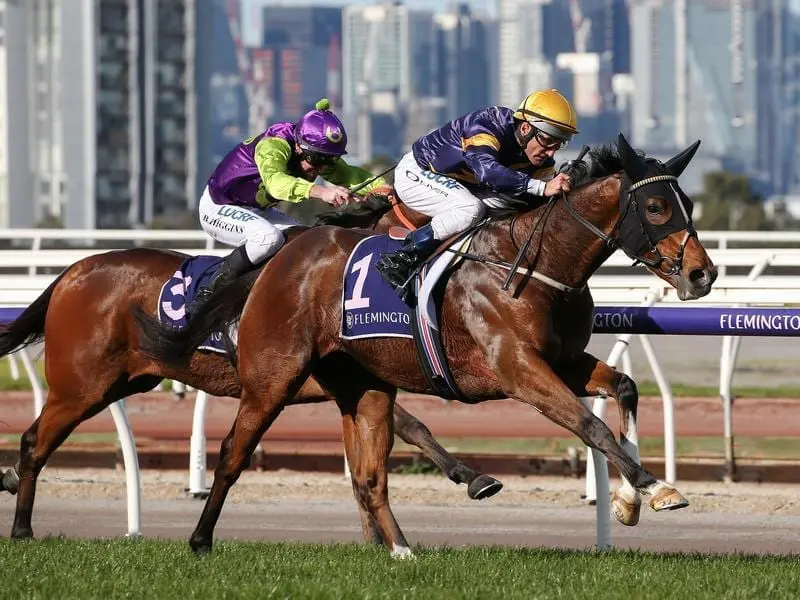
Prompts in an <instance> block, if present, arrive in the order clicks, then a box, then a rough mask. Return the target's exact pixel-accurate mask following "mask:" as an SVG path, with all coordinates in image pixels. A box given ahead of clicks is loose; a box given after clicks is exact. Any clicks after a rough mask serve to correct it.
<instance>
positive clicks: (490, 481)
mask: <svg viewBox="0 0 800 600" xmlns="http://www.w3.org/2000/svg"><path fill="white" fill-rule="evenodd" d="M394 430H395V433H396V434H397V435H398V436H399V437H400V439H402V440H403V441H404V442H405V443H407V444H411V445H412V446H416V447H417V448H419V449H420V450H422V453H423V454H424V455H425V457H426V458H428V459H429V460H431V461H432V462H433V464H435V465H436V466H437V467H438V468H439V470H440V471H442V472H443V473H444V474H445V475H446V476H447V477H448V478H449V479H450V481H452V482H454V483H466V484H467V486H468V487H467V495H468V496H469V497H470V498H472V499H473V500H483V499H484V498H491V497H492V496H494V495H495V494H496V493H497V492H499V491H500V490H501V489H503V484H502V483H501V482H500V481H498V480H497V479H495V478H494V477H491V476H489V475H484V474H483V473H479V472H478V471H476V470H474V469H472V468H470V467H468V466H467V465H465V464H464V463H462V462H461V461H460V460H458V459H456V458H455V457H454V456H452V455H451V454H450V453H449V452H448V451H447V450H445V449H444V448H443V447H442V446H441V444H439V442H437V441H436V438H434V437H433V434H432V433H431V431H430V429H428V428H427V427H426V426H425V424H424V423H423V422H422V421H420V420H419V419H417V418H416V417H414V416H413V415H412V414H411V413H409V412H408V411H406V410H405V409H404V408H403V407H402V406H400V405H399V404H398V403H397V402H395V404H394Z"/></svg>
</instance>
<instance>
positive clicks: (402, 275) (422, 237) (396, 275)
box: [375, 223, 439, 290]
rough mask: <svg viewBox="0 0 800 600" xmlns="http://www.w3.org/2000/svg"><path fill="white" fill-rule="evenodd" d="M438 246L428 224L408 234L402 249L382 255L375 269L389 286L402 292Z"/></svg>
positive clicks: (437, 241)
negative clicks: (418, 268)
mask: <svg viewBox="0 0 800 600" xmlns="http://www.w3.org/2000/svg"><path fill="white" fill-rule="evenodd" d="M438 245H439V240H437V239H434V237H433V228H432V227H431V225H430V223H429V224H428V225H424V226H423V227H420V228H419V229H417V230H415V231H412V232H411V233H410V234H408V236H406V239H405V240H404V242H403V245H402V247H400V248H398V249H397V250H395V251H394V252H391V253H389V254H384V255H383V256H382V257H381V259H380V260H379V261H378V262H377V263H376V264H375V268H376V269H378V272H379V273H380V274H381V277H383V278H384V279H385V280H386V281H388V282H389V284H391V285H392V286H393V287H395V288H398V289H400V290H402V289H403V288H405V285H406V283H408V280H409V279H410V278H411V276H412V275H413V274H414V272H415V271H416V269H417V267H418V266H419V265H420V264H421V263H422V261H424V260H425V259H426V258H428V257H429V256H430V255H431V254H433V251H434V250H436V247H437V246H438Z"/></svg>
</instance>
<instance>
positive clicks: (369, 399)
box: [340, 390, 412, 558]
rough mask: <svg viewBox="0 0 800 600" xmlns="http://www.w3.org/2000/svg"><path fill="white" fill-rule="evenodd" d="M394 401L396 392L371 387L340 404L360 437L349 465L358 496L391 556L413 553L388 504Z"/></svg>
mask: <svg viewBox="0 0 800 600" xmlns="http://www.w3.org/2000/svg"><path fill="white" fill-rule="evenodd" d="M340 402H341V401H340ZM393 402H394V394H393V393H392V394H389V393H386V392H383V391H378V390H370V391H367V392H366V393H364V394H363V395H362V396H361V397H360V398H359V399H358V400H357V401H356V403H355V404H354V405H351V406H349V407H348V406H346V405H341V407H342V413H343V414H345V415H348V416H349V417H350V419H351V421H352V426H353V427H352V429H353V433H354V434H355V437H356V440H357V448H358V452H357V460H356V461H355V463H352V464H351V465H350V469H351V473H352V477H353V487H354V489H355V491H356V497H357V498H358V500H359V503H360V504H363V506H365V507H366V509H367V510H368V511H369V513H370V515H372V518H373V519H374V522H375V524H376V526H377V529H378V531H379V532H380V535H381V536H382V538H383V540H384V542H385V544H386V546H388V547H389V548H390V549H391V553H392V556H394V557H397V558H407V557H410V556H412V553H411V549H410V548H409V547H408V542H407V541H406V538H405V536H404V535H403V532H402V531H401V530H400V526H399V525H398V524H397V520H396V519H395V517H394V514H393V513H392V509H391V508H390V506H389V483H388V469H387V464H388V460H389V453H390V452H391V450H392V443H393V441H394V437H393V436H394V432H393V431H392V430H393V423H392V413H391V410H392V403H393Z"/></svg>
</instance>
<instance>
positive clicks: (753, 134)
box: [631, 0, 800, 193]
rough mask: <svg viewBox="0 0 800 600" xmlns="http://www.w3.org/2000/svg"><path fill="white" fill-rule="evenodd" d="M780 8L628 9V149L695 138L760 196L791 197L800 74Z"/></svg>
mask: <svg viewBox="0 0 800 600" xmlns="http://www.w3.org/2000/svg"><path fill="white" fill-rule="evenodd" d="M788 4H789V3H788V1H787V0H774V1H771V2H753V1H749V0H733V1H726V2H720V1H719V0H691V1H688V0H674V1H673V2H660V1H655V0H642V1H640V2H638V3H636V4H634V6H633V8H632V16H631V24H632V27H631V31H632V48H631V56H632V69H633V76H634V81H635V84H636V94H635V96H634V112H633V138H634V143H635V144H637V145H638V146H641V147H644V148H647V149H663V150H667V151H671V150H674V149H676V148H680V147H683V146H685V145H687V144H688V143H689V142H691V141H692V140H693V139H695V138H701V139H702V140H703V149H704V151H705V152H710V153H712V154H715V155H718V156H722V157H724V158H725V159H726V161H727V162H728V163H729V164H731V165H732V166H734V168H740V169H743V170H745V171H746V172H748V173H749V174H750V175H751V176H754V177H755V178H757V179H759V180H762V182H763V183H764V184H765V187H766V190H765V191H774V192H778V193H785V192H787V191H789V190H790V189H791V188H792V186H793V185H795V184H793V183H792V182H793V181H797V180H798V173H800V167H798V166H797V165H798V161H797V160H795V159H794V158H793V157H794V156H797V152H798V150H797V148H798V145H800V144H799V143H798V141H797V140H798V114H797V109H796V107H797V86H798V81H800V76H799V75H798V66H797V48H798V46H797V39H798V19H797V18H796V17H792V15H791V13H790V12H789V10H788ZM792 53H794V55H792ZM786 157H789V160H788V161H787V160H786Z"/></svg>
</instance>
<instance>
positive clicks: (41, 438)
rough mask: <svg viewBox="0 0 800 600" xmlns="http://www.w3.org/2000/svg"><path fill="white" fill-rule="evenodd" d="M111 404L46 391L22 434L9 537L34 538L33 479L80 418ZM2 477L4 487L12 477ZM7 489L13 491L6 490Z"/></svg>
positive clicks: (35, 479) (34, 486)
mask: <svg viewBox="0 0 800 600" xmlns="http://www.w3.org/2000/svg"><path fill="white" fill-rule="evenodd" d="M108 404H110V401H109V402H98V403H94V404H93V403H82V402H75V401H70V399H69V398H65V397H64V396H61V395H59V394H57V393H55V392H53V391H52V390H50V391H49V392H48V394H47V402H46V403H45V405H44V408H43V409H42V414H41V415H39V417H38V418H37V419H36V420H35V421H34V422H33V424H32V425H31V426H30V427H29V428H28V430H27V431H25V433H24V434H22V438H21V440H20V457H19V462H18V463H17V466H16V467H14V468H13V470H14V471H16V478H17V486H16V488H17V489H16V490H15V491H16V492H17V507H16V513H15V515H14V525H13V526H12V528H11V537H12V538H14V539H23V538H30V537H33V528H32V527H31V518H32V515H33V503H34V498H35V496H36V482H37V479H38V477H39V473H40V472H41V470H42V468H43V467H44V465H45V464H46V463H47V460H48V459H49V458H50V455H51V454H52V453H53V452H54V451H55V450H56V449H57V448H58V447H59V446H60V445H61V444H62V443H63V442H64V440H66V439H67V438H68V437H69V435H70V433H72V431H74V429H75V428H76V427H77V426H78V425H79V424H80V423H81V422H83V421H85V420H86V419H88V418H89V417H91V416H92V415H94V414H96V413H98V412H99V411H100V410H102V409H103V408H105V406H107V405H108ZM10 472H11V470H9V471H7V472H6V473H5V475H4V476H3V482H4V487H8V486H7V483H9V480H11V479H13V477H11V476H10V475H9V473H10ZM8 491H11V492H12V493H13V491H12V490H11V489H9V490H8Z"/></svg>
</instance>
